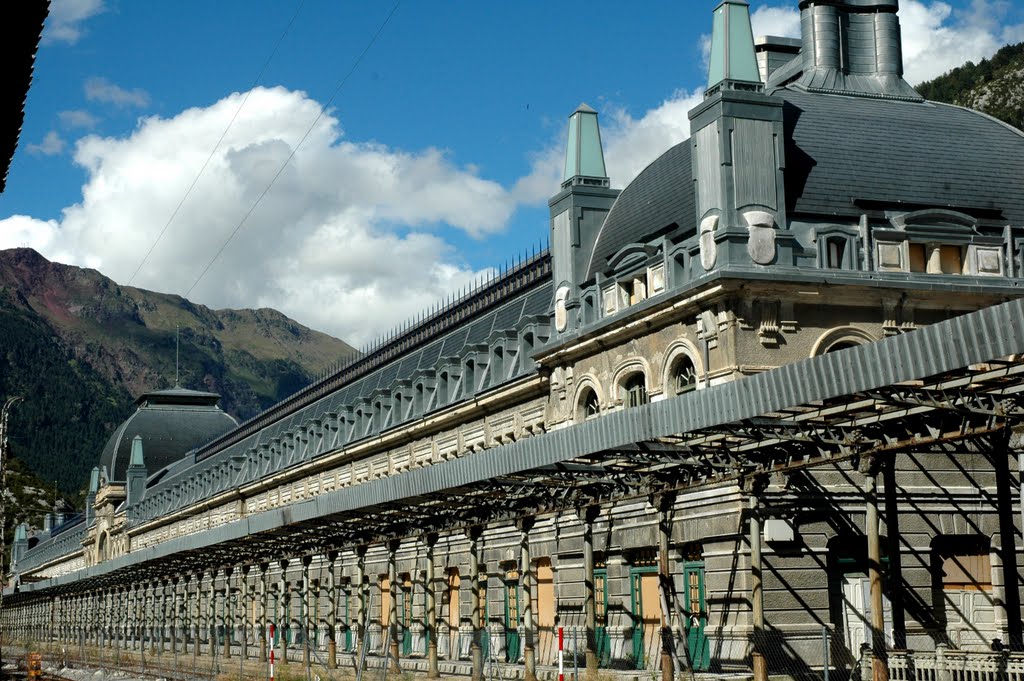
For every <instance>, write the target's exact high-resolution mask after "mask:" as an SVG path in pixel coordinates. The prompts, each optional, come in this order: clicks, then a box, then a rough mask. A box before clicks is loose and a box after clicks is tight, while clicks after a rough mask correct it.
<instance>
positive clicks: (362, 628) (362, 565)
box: [356, 545, 367, 675]
mask: <svg viewBox="0 0 1024 681" xmlns="http://www.w3.org/2000/svg"><path fill="white" fill-rule="evenodd" d="M356 581H357V584H356V589H357V591H358V593H359V620H358V623H357V627H358V628H357V638H358V641H359V648H361V649H362V650H366V649H367V648H366V616H367V612H366V607H367V603H366V545H362V546H358V547H356ZM359 660H360V664H359V669H357V670H356V673H357V674H359V675H362V672H363V670H362V666H363V664H364V663H365V655H360V656H359Z"/></svg>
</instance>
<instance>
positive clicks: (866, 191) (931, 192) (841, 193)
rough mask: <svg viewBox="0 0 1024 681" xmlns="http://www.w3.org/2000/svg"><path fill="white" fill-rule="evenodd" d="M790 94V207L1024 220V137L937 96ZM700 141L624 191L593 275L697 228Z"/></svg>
mask: <svg viewBox="0 0 1024 681" xmlns="http://www.w3.org/2000/svg"><path fill="white" fill-rule="evenodd" d="M772 94H773V95H774V96H776V97H779V98H781V99H782V100H784V102H785V104H784V107H783V120H784V129H785V150H786V169H785V182H786V209H787V211H788V212H789V216H790V218H793V217H794V216H795V215H797V214H805V215H819V216H820V215H841V216H848V217H850V218H856V217H859V216H860V215H861V214H863V213H864V212H865V210H866V209H869V208H872V207H874V208H883V209H892V208H895V207H898V206H904V207H906V209H907V210H917V209H919V208H926V207H929V208H930V207H934V208H949V209H951V210H957V211H960V212H963V213H967V214H969V215H973V216H974V217H978V218H984V219H988V220H992V221H995V222H997V223H999V224H1006V223H1009V224H1014V225H1020V224H1024V192H1021V191H1020V188H1021V187H1024V133H1022V132H1021V131H1019V130H1016V129H1014V128H1012V127H1010V126H1008V125H1006V124H1004V123H1002V122H1000V121H997V120H995V119H993V118H990V117H989V116H986V115H985V114H981V113H978V112H976V111H971V110H969V109H964V108H960V107H956V106H951V105H947V104H939V103H935V102H909V101H899V100H893V99H880V98H871V97H858V96H847V95H833V94H821V93H811V92H804V91H801V90H797V89H792V88H787V89H780V90H776V91H775V92H773V93H772ZM690 150H691V145H690V141H689V140H687V141H684V142H681V143H679V144H677V145H676V146H674V147H672V148H671V149H669V150H668V151H666V152H665V153H664V154H662V155H661V156H660V157H659V158H658V159H657V160H655V161H654V162H653V163H651V164H650V165H649V166H647V168H645V169H644V170H643V172H641V173H640V174H639V175H637V176H636V178H635V179H634V180H633V181H632V182H630V184H629V185H628V186H627V187H626V188H625V189H623V190H622V193H621V194H620V195H619V197H618V199H617V200H616V201H615V204H614V205H613V206H612V209H611V211H610V212H609V213H608V216H607V218H606V219H605V221H604V224H603V225H602V226H601V230H600V232H599V233H598V235H597V239H596V240H595V242H594V249H593V251H592V252H591V257H590V261H589V266H588V268H587V277H586V279H590V278H592V277H593V276H594V275H595V274H596V273H597V271H599V270H600V269H601V268H602V267H603V266H604V263H605V262H606V261H607V260H608V259H609V258H611V257H612V256H614V255H615V254H616V253H617V252H619V250H621V249H622V248H623V247H624V246H626V245H628V244H631V243H643V242H645V241H647V240H649V239H650V237H651V236H652V235H654V234H658V233H663V232H664V231H665V230H666V228H668V227H670V226H673V225H675V226H676V227H679V228H682V229H683V230H684V232H689V233H691V234H692V233H695V232H696V224H697V215H696V207H695V200H694V193H695V192H694V187H693V175H692V168H691V160H690Z"/></svg>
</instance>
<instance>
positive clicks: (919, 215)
mask: <svg viewBox="0 0 1024 681" xmlns="http://www.w3.org/2000/svg"><path fill="white" fill-rule="evenodd" d="M889 222H890V223H891V224H892V227H893V228H892V229H884V228H883V229H876V230H875V232H874V236H875V239H876V253H875V258H876V267H877V269H878V270H880V271H883V272H885V271H894V272H911V273H920V274H945V275H974V276H1001V275H1002V274H1003V273H1004V269H1005V268H1004V260H1005V258H1004V251H1003V246H1004V245H1003V242H1002V237H1001V236H995V235H993V236H989V235H985V234H982V233H981V232H980V231H979V229H978V221H977V219H976V218H974V217H972V216H970V215H966V214H964V213H959V212H957V211H952V210H945V209H928V210H919V211H913V212H910V213H902V214H900V215H897V216H895V217H892V218H890V220H889Z"/></svg>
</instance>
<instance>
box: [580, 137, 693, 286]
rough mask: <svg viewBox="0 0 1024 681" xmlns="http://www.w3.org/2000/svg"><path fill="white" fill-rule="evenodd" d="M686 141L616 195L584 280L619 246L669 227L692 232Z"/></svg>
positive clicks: (596, 240)
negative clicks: (616, 197) (677, 227)
mask: <svg viewBox="0 0 1024 681" xmlns="http://www.w3.org/2000/svg"><path fill="white" fill-rule="evenodd" d="M695 211H696V208H695V199H694V192H693V169H692V168H691V166H690V141H689V140H685V141H683V142H680V143H679V144H677V145H675V146H674V147H672V148H671V149H669V150H668V151H666V152H665V153H664V154H662V155H661V156H659V157H658V158H657V159H656V160H655V161H654V162H652V163H651V164H650V165H649V166H647V167H646V168H644V169H643V171H641V173H640V174H639V175H637V176H636V178H635V179H634V180H633V181H632V182H630V183H629V186H627V187H626V188H625V189H624V190H622V193H621V194H619V197H618V199H616V200H615V204H614V205H612V209H611V211H609V213H608V216H607V217H606V218H605V220H604V224H603V225H601V230H600V232H598V235H597V238H596V239H595V240H594V250H593V251H592V252H591V255H590V264H589V265H588V266H587V276H586V279H587V280H589V279H590V278H592V277H593V276H594V275H595V274H596V273H597V272H598V270H600V269H601V268H602V267H603V266H604V263H605V261H606V260H607V259H608V258H610V257H612V256H613V255H615V254H616V253H617V252H618V251H619V250H620V249H621V248H622V247H623V246H625V245H627V244H631V243H637V242H638V243H643V242H644V241H645V240H646V239H647V238H649V237H650V235H651V234H654V233H656V232H658V231H661V230H664V229H665V228H666V227H669V226H670V225H673V224H674V225H677V226H679V227H683V228H685V229H692V230H694V231H696V216H695Z"/></svg>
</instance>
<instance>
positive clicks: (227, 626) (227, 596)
mask: <svg viewBox="0 0 1024 681" xmlns="http://www.w3.org/2000/svg"><path fill="white" fill-rule="evenodd" d="M232 572H234V569H233V568H231V567H226V568H224V597H223V603H224V605H223V606H222V607H221V611H220V612H221V621H222V622H223V623H224V624H223V625H221V631H223V632H224V634H223V635H224V659H225V660H227V659H230V658H231V625H232V624H233V623H234V617H233V615H232V612H231V611H232V610H233V609H234V608H233V607H232V603H231V574H232Z"/></svg>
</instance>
